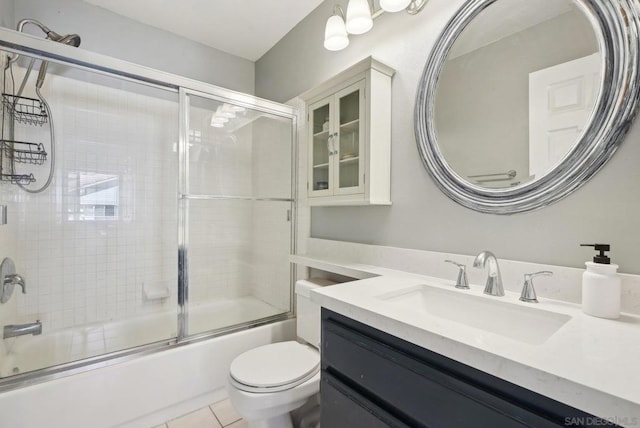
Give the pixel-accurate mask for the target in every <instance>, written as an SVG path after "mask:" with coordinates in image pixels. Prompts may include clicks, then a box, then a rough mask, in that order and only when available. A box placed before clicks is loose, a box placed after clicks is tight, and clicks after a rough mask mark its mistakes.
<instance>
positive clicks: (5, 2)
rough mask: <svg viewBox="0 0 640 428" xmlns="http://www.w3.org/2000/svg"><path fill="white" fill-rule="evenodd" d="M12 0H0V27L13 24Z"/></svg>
mask: <svg viewBox="0 0 640 428" xmlns="http://www.w3.org/2000/svg"><path fill="white" fill-rule="evenodd" d="M13 3H14V0H0V27H12V26H13V25H14V13H13V10H14V7H13V6H14V5H13Z"/></svg>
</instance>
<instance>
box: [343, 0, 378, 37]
mask: <svg viewBox="0 0 640 428" xmlns="http://www.w3.org/2000/svg"><path fill="white" fill-rule="evenodd" d="M371 28H373V18H372V17H371V7H370V6H369V0H349V4H348V5H347V32H349V33H351V34H364V33H366V32H367V31H369V30H371Z"/></svg>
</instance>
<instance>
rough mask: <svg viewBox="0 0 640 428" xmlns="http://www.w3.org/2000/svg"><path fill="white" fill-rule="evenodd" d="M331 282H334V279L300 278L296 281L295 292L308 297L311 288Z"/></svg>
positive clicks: (330, 283) (331, 283)
mask: <svg viewBox="0 0 640 428" xmlns="http://www.w3.org/2000/svg"><path fill="white" fill-rule="evenodd" d="M333 284H335V281H331V280H329V279H324V278H309V279H301V280H299V281H296V294H299V295H301V296H304V297H306V298H309V297H310V293H311V290H313V289H314V288H318V287H325V286H327V285H333Z"/></svg>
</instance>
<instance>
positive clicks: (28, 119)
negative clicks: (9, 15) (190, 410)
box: [0, 93, 49, 184]
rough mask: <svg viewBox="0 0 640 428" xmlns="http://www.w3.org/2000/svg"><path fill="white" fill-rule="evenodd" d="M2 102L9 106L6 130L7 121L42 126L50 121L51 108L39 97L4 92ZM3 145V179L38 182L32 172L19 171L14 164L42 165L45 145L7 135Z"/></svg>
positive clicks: (0, 158)
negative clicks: (14, 138) (15, 169)
mask: <svg viewBox="0 0 640 428" xmlns="http://www.w3.org/2000/svg"><path fill="white" fill-rule="evenodd" d="M2 104H3V106H4V107H5V111H4V114H3V115H2V130H3V131H4V130H5V121H6V120H11V121H13V123H15V122H18V123H23V124H26V125H33V126H42V125H44V124H45V123H47V121H48V120H49V118H48V114H47V109H46V108H45V106H44V104H43V103H42V101H40V100H39V99H36V98H28V97H22V96H16V95H10V94H6V93H3V94H2ZM0 144H1V146H0V181H9V182H11V183H13V184H29V183H33V182H34V181H36V179H35V177H34V176H33V174H32V173H29V174H17V173H15V171H14V165H15V163H23V164H32V165H42V164H43V163H44V162H45V160H46V159H47V152H46V151H45V150H44V145H43V144H42V143H30V142H26V141H16V140H8V139H4V135H3V137H2V139H0ZM7 167H8V169H9V171H8V172H7V171H6V169H7Z"/></svg>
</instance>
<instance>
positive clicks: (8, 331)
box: [2, 321, 42, 339]
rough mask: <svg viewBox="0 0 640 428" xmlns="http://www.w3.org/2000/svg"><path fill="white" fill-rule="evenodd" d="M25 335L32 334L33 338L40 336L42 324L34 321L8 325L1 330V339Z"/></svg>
mask: <svg viewBox="0 0 640 428" xmlns="http://www.w3.org/2000/svg"><path fill="white" fill-rule="evenodd" d="M26 334H33V335H34V336H36V335H38V334H42V323H41V322H40V321H36V322H31V323H27V324H10V325H5V326H4V328H3V330H2V338H3V339H8V338H10V337H16V336H24V335H26Z"/></svg>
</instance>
